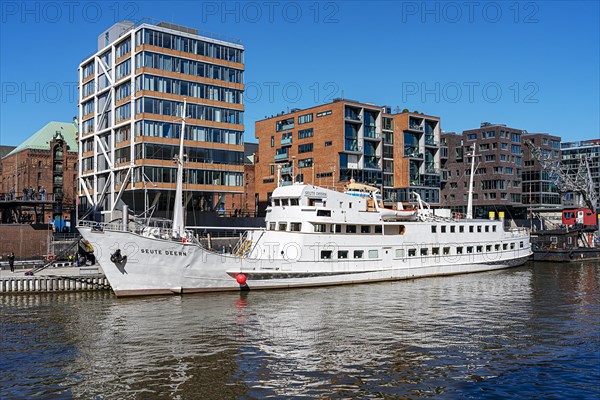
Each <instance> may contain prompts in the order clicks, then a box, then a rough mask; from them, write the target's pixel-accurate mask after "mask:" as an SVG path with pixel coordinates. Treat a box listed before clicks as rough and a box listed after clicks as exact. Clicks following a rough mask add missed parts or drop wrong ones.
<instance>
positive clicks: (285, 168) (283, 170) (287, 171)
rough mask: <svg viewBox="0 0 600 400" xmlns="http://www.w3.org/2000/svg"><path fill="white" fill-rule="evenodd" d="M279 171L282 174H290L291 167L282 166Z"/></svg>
mask: <svg viewBox="0 0 600 400" xmlns="http://www.w3.org/2000/svg"><path fill="white" fill-rule="evenodd" d="M281 173H282V174H291V173H292V167H283V168H281Z"/></svg>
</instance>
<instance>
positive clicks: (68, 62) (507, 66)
mask: <svg viewBox="0 0 600 400" xmlns="http://www.w3.org/2000/svg"><path fill="white" fill-rule="evenodd" d="M469 4H471V5H469ZM598 4H599V2H597V1H588V2H572V1H571V2H566V1H565V2H561V1H525V2H513V1H510V2H501V1H490V2H486V1H479V2H471V3H469V2H462V1H459V2H437V1H432V2H421V1H404V2H358V1H356V2H341V1H332V2H318V3H317V2H313V1H310V2H297V1H273V2H263V1H257V2H226V3H224V2H221V1H204V2H166V1H165V2H134V1H129V2H128V1H125V2H111V1H103V2H68V1H67V2H61V1H58V2H20V1H18V2H17V1H4V2H2V3H0V7H1V8H0V11H1V13H0V84H1V90H0V144H6V145H17V144H18V143H20V142H22V141H23V140H24V139H25V138H26V137H28V136H29V135H31V134H32V133H33V132H35V131H36V130H38V129H39V128H41V127H42V126H43V125H44V124H45V123H46V122H48V121H51V120H59V121H70V120H71V119H72V117H73V116H75V115H77V103H76V99H77V92H76V90H77V89H76V80H77V66H78V64H79V62H80V61H81V60H82V59H83V58H84V57H86V56H88V55H89V54H91V53H92V52H94V51H95V49H96V41H97V36H98V35H99V34H100V32H102V31H103V30H104V29H106V28H107V27H108V26H110V25H112V24H113V23H114V22H115V21H120V20H122V19H126V18H129V19H132V20H139V19H141V18H144V17H150V18H155V19H158V20H164V21H168V22H173V23H177V24H180V25H185V26H190V27H194V28H197V29H199V30H201V31H208V32H215V33H220V34H224V35H228V36H231V37H237V38H239V39H241V41H242V43H243V44H244V45H245V47H246V55H245V62H246V74H245V82H246V84H247V93H246V102H245V103H246V113H245V125H246V139H247V140H254V122H255V121H256V120H259V119H262V118H264V117H265V116H270V115H273V114H276V113H277V112H279V111H283V110H287V109H288V108H305V107H310V106H313V105H316V104H320V103H322V102H326V101H330V100H331V99H332V98H334V97H345V98H348V99H354V100H359V101H363V102H371V103H374V104H378V105H390V106H392V108H393V109H396V107H399V108H400V109H404V108H408V109H410V110H411V111H412V110H418V111H419V112H424V113H426V114H430V115H436V116H439V117H441V119H442V129H444V130H446V131H456V132H461V131H463V130H465V129H471V128H475V127H478V126H479V123H480V122H482V121H489V122H495V123H505V124H507V125H509V126H511V127H514V128H520V129H526V130H528V131H529V132H548V133H551V134H556V135H560V136H562V137H563V140H565V141H568V140H581V139H592V138H598V137H600V115H599V114H600V111H599V110H600V81H599V76H600V63H599V53H600V43H599V40H600V39H599V38H600V30H599V20H600V9H599V5H598Z"/></svg>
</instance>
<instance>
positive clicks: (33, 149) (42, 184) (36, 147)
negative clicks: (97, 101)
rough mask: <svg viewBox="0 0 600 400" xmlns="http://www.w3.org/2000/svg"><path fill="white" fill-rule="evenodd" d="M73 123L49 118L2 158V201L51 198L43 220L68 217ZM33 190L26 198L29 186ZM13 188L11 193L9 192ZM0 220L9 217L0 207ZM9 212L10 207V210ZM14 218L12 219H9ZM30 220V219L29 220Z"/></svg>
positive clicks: (71, 199) (74, 146)
mask: <svg viewBox="0 0 600 400" xmlns="http://www.w3.org/2000/svg"><path fill="white" fill-rule="evenodd" d="M76 137H77V127H76V126H75V125H74V124H73V123H71V122H49V123H48V124H46V126H44V127H43V128H42V129H40V130H39V131H37V132H36V133H34V134H33V135H32V136H30V137H29V138H28V139H27V140H25V141H24V142H23V143H21V144H20V145H19V146H17V147H16V148H15V149H14V150H12V151H11V152H10V153H8V154H7V155H6V156H4V158H3V159H2V174H1V175H0V176H1V178H0V193H2V198H3V200H4V201H8V200H11V197H12V199H13V200H25V199H24V192H23V190H24V189H25V190H26V193H27V195H28V196H27V197H28V198H27V200H28V201H32V202H33V201H34V200H35V201H42V194H41V192H40V191H41V190H42V189H44V190H45V195H44V198H45V200H47V201H54V203H52V204H47V207H45V209H44V217H43V221H38V222H48V221H49V220H50V219H55V218H61V219H70V214H71V212H72V211H73V210H74V206H75V199H76V197H75V183H76V180H77V140H76ZM30 187H31V188H32V189H33V191H34V192H35V196H34V199H33V200H32V199H31V198H29V197H30V196H29V188H30ZM11 189H14V196H11ZM3 210H4V212H3V216H2V220H3V222H7V221H8V220H9V219H10V217H9V216H7V215H6V213H7V212H8V211H7V209H3ZM11 214H12V211H11ZM12 222H14V221H12ZM32 222H33V221H32Z"/></svg>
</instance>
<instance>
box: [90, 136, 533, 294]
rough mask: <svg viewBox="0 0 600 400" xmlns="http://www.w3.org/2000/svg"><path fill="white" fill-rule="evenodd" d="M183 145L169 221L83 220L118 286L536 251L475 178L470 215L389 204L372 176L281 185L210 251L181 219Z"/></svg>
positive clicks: (451, 263)
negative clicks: (475, 213)
mask: <svg viewBox="0 0 600 400" xmlns="http://www.w3.org/2000/svg"><path fill="white" fill-rule="evenodd" d="M182 131H184V130H182ZM182 153H183V145H182V146H181V148H180V157H179V161H178V166H179V167H178V182H177V192H176V202H175V204H176V206H175V210H174V219H173V224H172V226H171V227H169V228H165V227H158V226H152V225H151V224H138V223H135V222H131V221H130V219H129V217H128V215H127V214H128V213H127V210H126V209H125V210H124V213H123V220H122V221H119V222H116V223H115V222H113V223H104V224H102V223H95V222H87V221H81V222H80V224H79V231H80V233H81V235H82V236H83V237H84V238H85V239H86V240H88V241H89V242H90V243H91V244H92V246H93V247H94V249H95V256H96V260H97V261H98V262H99V263H100V265H101V266H102V269H103V271H104V273H105V275H106V277H107V278H108V280H109V282H110V284H111V286H112V289H113V290H114V292H115V294H116V295H117V296H133V295H148V294H170V293H192V292H205V291H226V290H246V289H272V288H293V287H306V286H323V285H339V284H351V283H364V282H377V281H386V280H400V279H413V278H419V277H427V276H439V275H452V274H460V273H471V272H481V271H490V270H495V269H501V268H507V267H513V266H517V265H521V264H523V263H525V262H526V261H527V259H528V258H529V256H530V255H531V254H532V251H531V246H530V237H529V233H528V232H527V231H526V230H523V229H512V230H508V229H505V228H504V223H503V221H500V220H476V219H472V215H471V214H472V211H471V210H472V201H471V198H472V178H471V187H470V190H469V208H468V212H467V216H466V219H462V218H460V216H459V215H454V216H453V215H451V214H450V211H449V210H435V211H434V210H431V209H429V207H428V205H427V204H425V203H423V202H421V200H420V198H418V196H417V199H418V202H419V208H418V209H417V210H390V209H385V208H383V207H382V204H381V200H380V192H379V190H378V189H377V188H374V187H369V186H366V185H358V184H352V185H351V186H349V188H348V190H347V192H346V193H339V192H336V191H333V190H329V189H324V188H320V187H317V186H313V185H305V184H299V183H297V184H293V185H290V186H282V187H278V188H276V189H275V190H274V192H273V194H272V198H271V205H270V206H269V207H268V208H267V215H266V218H265V227H264V228H263V229H259V230H249V231H247V232H246V233H245V234H244V235H243V236H242V237H241V238H240V240H239V243H238V244H237V246H236V247H235V248H234V249H233V252H232V253H228V254H222V253H219V252H215V251H211V250H210V249H208V248H206V247H204V246H202V245H201V244H200V243H199V242H198V241H197V240H196V238H195V236H194V234H193V232H191V231H188V230H185V229H184V227H183V205H182V175H183V162H182V160H183V154H182ZM472 158H473V162H472V165H471V169H474V160H475V157H474V156H473V157H472ZM471 177H473V174H471ZM365 194H367V195H365Z"/></svg>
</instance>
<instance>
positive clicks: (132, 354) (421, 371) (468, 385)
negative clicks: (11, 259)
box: [0, 263, 600, 399]
mask: <svg viewBox="0 0 600 400" xmlns="http://www.w3.org/2000/svg"><path fill="white" fill-rule="evenodd" d="M598 270H599V265H598V264H589V263H588V264H574V265H549V264H536V265H527V266H525V267H520V268H515V269H511V270H505V271H495V272H490V273H481V274H471V275H461V276H453V277H444V278H431V279H419V280H414V281H403V282H394V283H382V284H370V285H356V286H345V287H331V288H316V289H307V290H281V291H266V292H250V293H243V294H238V293H224V294H203V295H190V296H183V297H176V296H172V297H150V298H142V299H139V298H138V299H116V298H114V296H112V295H110V294H108V293H100V292H98V293H78V294H49V295H37V296H5V297H0V305H1V306H2V322H1V323H2V338H1V345H2V349H3V356H4V359H3V364H2V365H3V367H2V371H1V372H2V373H1V374H0V388H1V391H0V397H6V396H8V395H10V396H13V397H29V396H35V395H40V396H46V397H88V398H89V397H95V396H100V397H110V398H114V397H116V398H148V397H156V396H157V395H158V394H161V395H164V396H165V397H172V398H182V399H186V398H190V397H202V398H247V397H250V398H264V397H275V396H287V397H305V398H312V397H334V398H352V397H362V398H380V397H398V396H405V397H410V398H415V397H436V396H443V397H450V398H458V397H460V398H479V397H481V396H492V397H509V396H510V397H516V396H518V397H525V398H527V397H529V398H539V397H552V396H554V397H573V398H586V397H590V398H594V397H597V396H599V395H600V389H599V388H598V382H599V381H600V373H599V371H598V367H597V365H598V362H599V360H600V353H599V351H600V350H599V349H600V339H599V337H598V332H599V330H600V306H599V299H600V289H599V284H598V282H599V280H600V273H599V272H598Z"/></svg>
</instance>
